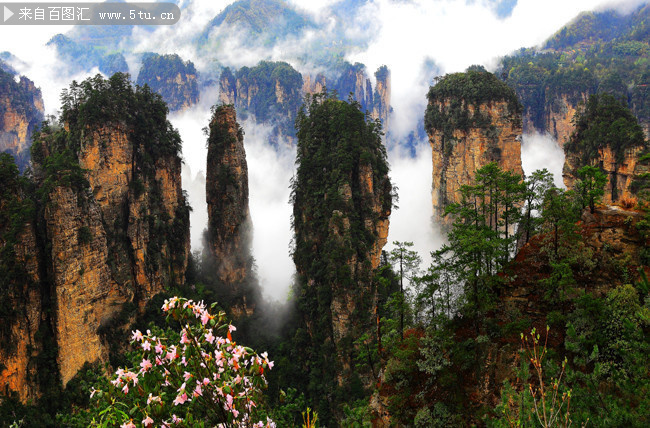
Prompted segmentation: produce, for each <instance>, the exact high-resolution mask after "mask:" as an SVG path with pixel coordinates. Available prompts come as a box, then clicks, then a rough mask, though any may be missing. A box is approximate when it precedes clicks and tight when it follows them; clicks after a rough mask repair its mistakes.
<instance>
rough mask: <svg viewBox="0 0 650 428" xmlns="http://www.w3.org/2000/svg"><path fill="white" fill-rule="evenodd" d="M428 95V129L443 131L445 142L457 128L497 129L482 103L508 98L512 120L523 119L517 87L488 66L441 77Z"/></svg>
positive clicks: (460, 129) (426, 116) (426, 126)
mask: <svg viewBox="0 0 650 428" xmlns="http://www.w3.org/2000/svg"><path fill="white" fill-rule="evenodd" d="M427 99H428V101H429V103H428V105H427V109H426V112H425V115H424V126H425V129H426V130H427V131H428V132H429V133H433V132H441V133H442V135H443V141H444V142H445V143H447V142H450V141H451V140H453V138H454V137H453V135H454V132H455V131H463V132H467V131H469V129H470V128H482V129H484V130H485V131H486V132H488V133H489V131H490V130H491V129H494V124H493V123H492V120H491V118H490V117H489V116H488V115H487V114H485V113H483V112H481V111H480V109H478V108H477V107H478V106H479V105H482V104H491V103H493V102H505V103H507V105H508V114H509V116H510V117H511V118H512V120H513V121H516V122H519V121H520V120H521V119H520V117H521V114H520V113H521V104H520V103H519V100H518V99H517V96H516V94H515V93H514V91H513V90H512V89H511V88H509V87H508V86H507V85H505V84H504V83H503V82H501V81H500V80H499V79H498V78H497V77H496V76H495V75H494V74H492V73H488V72H485V71H484V70H483V71H481V70H475V69H471V68H470V69H468V70H467V71H466V72H465V73H453V74H448V75H446V76H444V77H437V78H436V82H435V85H434V86H432V87H431V88H430V89H429V93H428V94H427ZM470 106H473V111H470ZM492 134H494V132H492Z"/></svg>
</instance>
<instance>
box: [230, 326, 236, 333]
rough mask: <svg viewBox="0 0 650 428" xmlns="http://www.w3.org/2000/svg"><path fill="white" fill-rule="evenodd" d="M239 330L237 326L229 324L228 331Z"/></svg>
mask: <svg viewBox="0 0 650 428" xmlns="http://www.w3.org/2000/svg"><path fill="white" fill-rule="evenodd" d="M235 330H237V328H236V327H235V326H234V325H229V326H228V331H229V332H230V333H232V332H233V331H235Z"/></svg>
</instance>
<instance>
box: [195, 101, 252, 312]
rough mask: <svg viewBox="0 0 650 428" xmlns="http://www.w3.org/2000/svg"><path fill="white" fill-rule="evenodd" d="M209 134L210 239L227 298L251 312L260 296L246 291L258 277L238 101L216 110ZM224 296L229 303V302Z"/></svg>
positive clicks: (208, 237) (207, 187)
mask: <svg viewBox="0 0 650 428" xmlns="http://www.w3.org/2000/svg"><path fill="white" fill-rule="evenodd" d="M209 129H210V134H209V136H208V166H207V173H206V200H207V205H208V235H207V240H208V242H207V245H208V246H209V249H210V252H211V255H212V257H214V262H215V264H216V275H217V277H218V280H219V281H220V283H221V284H220V285H221V286H222V287H223V290H220V291H221V292H222V293H223V298H222V300H225V302H227V303H229V304H230V306H231V307H232V308H235V309H234V310H233V313H234V312H237V313H238V314H243V313H246V314H248V315H250V314H251V313H252V310H253V308H254V300H255V299H254V296H251V295H246V293H245V292H244V290H245V289H247V288H248V287H247V286H246V284H247V283H250V282H251V281H254V278H253V277H252V273H251V269H252V264H253V259H252V255H251V243H252V223H251V218H250V212H249V208H248V166H247V163H246V151H245V149H244V134H243V130H242V128H241V127H240V126H239V123H237V115H236V112H235V108H234V106H232V105H227V106H224V105H221V106H218V107H216V108H214V110H213V115H212V119H211V120H210V126H209ZM225 302H224V303H225Z"/></svg>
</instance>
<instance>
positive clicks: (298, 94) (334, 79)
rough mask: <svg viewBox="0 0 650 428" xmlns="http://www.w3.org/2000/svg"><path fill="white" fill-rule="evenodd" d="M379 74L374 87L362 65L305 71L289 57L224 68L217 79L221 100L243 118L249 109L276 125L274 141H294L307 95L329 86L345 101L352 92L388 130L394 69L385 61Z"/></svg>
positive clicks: (256, 115) (366, 109) (346, 65)
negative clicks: (293, 64) (287, 61)
mask: <svg viewBox="0 0 650 428" xmlns="http://www.w3.org/2000/svg"><path fill="white" fill-rule="evenodd" d="M330 74H331V75H332V76H330ZM375 77H376V85H375V88H374V89H373V87H372V83H371V81H370V78H369V77H368V73H367V70H366V67H365V66H364V65H363V64H359V63H356V64H349V63H344V64H342V65H340V66H339V67H338V68H337V69H336V70H332V71H330V73H329V74H327V73H326V74H323V73H318V74H316V75H310V74H305V75H302V74H301V73H299V72H298V71H296V70H295V69H294V68H293V67H291V65H289V64H287V63H285V62H268V61H262V62H260V63H259V64H258V65H257V66H255V67H252V68H249V67H242V68H240V69H239V70H237V71H235V72H233V71H231V70H230V69H229V68H226V69H224V70H223V72H222V73H221V77H220V79H219V101H220V102H221V103H222V104H232V105H234V106H235V108H236V109H237V111H238V113H239V115H240V117H242V118H246V117H248V115H249V114H250V115H252V116H253V117H254V118H255V120H256V121H257V122H258V123H266V124H270V125H273V133H272V142H273V143H279V142H284V143H285V144H290V145H294V144H295V130H294V129H293V125H294V121H295V118H296V114H297V113H298V109H299V108H300V106H301V104H302V102H303V99H304V96H305V95H306V94H317V93H321V92H322V91H323V90H324V89H325V88H327V89H328V90H329V91H336V92H337V94H338V96H339V97H340V98H341V99H343V100H347V98H348V96H349V95H350V94H351V95H352V99H354V100H355V101H357V102H358V103H359V104H360V105H361V109H362V111H364V112H365V111H368V113H370V115H371V117H372V118H373V119H380V120H381V122H382V124H383V125H384V129H386V128H387V126H388V116H389V113H390V93H391V91H390V71H389V70H388V68H387V67H386V66H382V67H380V68H379V69H378V70H377V72H376V73H375Z"/></svg>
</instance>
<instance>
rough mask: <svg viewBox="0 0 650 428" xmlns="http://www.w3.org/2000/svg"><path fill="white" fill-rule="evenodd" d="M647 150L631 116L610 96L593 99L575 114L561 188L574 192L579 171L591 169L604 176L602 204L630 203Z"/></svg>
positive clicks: (565, 150)
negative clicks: (641, 158) (626, 201)
mask: <svg viewBox="0 0 650 428" xmlns="http://www.w3.org/2000/svg"><path fill="white" fill-rule="evenodd" d="M647 149H648V142H647V141H646V140H645V136H644V132H643V130H642V128H641V126H639V124H638V122H637V119H636V117H635V116H634V115H633V113H632V112H631V111H630V110H629V109H628V108H627V106H625V105H623V104H621V103H620V101H618V100H617V99H615V98H614V97H612V96H609V95H595V96H592V97H590V98H589V100H588V102H587V103H586V104H585V106H584V107H583V108H582V109H581V110H580V111H579V112H578V114H576V117H575V131H574V132H573V133H572V134H571V137H570V139H568V140H567V143H566V144H565V146H564V152H565V160H564V168H563V170H562V177H563V179H564V184H565V185H566V186H567V188H569V189H573V188H574V187H575V185H576V181H577V180H578V179H579V174H578V170H579V169H580V168H581V167H583V166H585V165H591V166H596V167H598V168H600V170H601V172H603V173H604V174H605V175H606V176H607V183H606V185H605V194H604V195H603V198H602V202H603V203H604V204H608V205H609V204H615V203H617V202H619V201H621V200H622V199H632V198H633V197H634V192H633V189H632V183H633V182H634V180H635V178H636V177H640V176H642V175H643V174H644V172H646V171H645V168H646V167H645V166H644V165H642V164H641V163H639V157H640V156H641V154H642V153H644V152H645V151H646V150H647Z"/></svg>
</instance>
